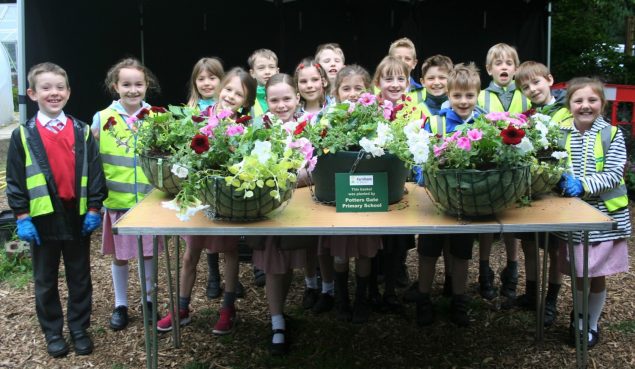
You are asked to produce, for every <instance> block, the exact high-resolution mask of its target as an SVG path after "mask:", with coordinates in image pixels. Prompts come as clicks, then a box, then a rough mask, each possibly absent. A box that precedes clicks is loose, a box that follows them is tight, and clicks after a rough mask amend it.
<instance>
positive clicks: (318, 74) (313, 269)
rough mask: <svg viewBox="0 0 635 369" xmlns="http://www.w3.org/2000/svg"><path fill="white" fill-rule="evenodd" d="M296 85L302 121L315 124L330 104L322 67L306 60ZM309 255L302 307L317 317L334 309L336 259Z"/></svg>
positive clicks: (297, 72)
mask: <svg viewBox="0 0 635 369" xmlns="http://www.w3.org/2000/svg"><path fill="white" fill-rule="evenodd" d="M293 82H294V85H295V86H296V89H297V91H298V92H299V94H300V106H301V108H300V112H301V113H303V115H302V116H301V117H300V118H299V120H300V121H303V120H308V121H311V122H314V121H315V119H316V118H317V117H318V115H319V113H320V112H321V111H322V110H323V109H324V106H325V104H326V91H330V85H329V80H328V78H327V76H326V72H325V71H324V69H323V68H322V66H320V64H317V63H316V62H315V61H314V60H312V59H309V58H305V59H303V60H302V61H301V62H300V64H298V66H297V67H296V68H295V73H294V75H293ZM316 246H317V245H316ZM306 255H307V259H306V268H305V269H304V273H305V274H304V281H305V284H306V286H305V290H304V294H303V296H302V307H303V308H304V309H311V310H312V311H313V312H314V313H315V314H321V313H324V312H327V311H329V310H331V309H332V308H333V294H334V282H333V272H334V271H333V258H332V257H330V255H319V256H318V248H317V247H314V248H311V249H308V250H307V251H306ZM318 261H319V264H320V271H321V274H322V289H321V293H320V290H319V289H318V276H317V265H318Z"/></svg>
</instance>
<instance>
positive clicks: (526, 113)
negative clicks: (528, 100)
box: [523, 108, 536, 117]
mask: <svg viewBox="0 0 635 369" xmlns="http://www.w3.org/2000/svg"><path fill="white" fill-rule="evenodd" d="M534 114H536V109H535V108H531V109H529V110H527V111H526V112H523V115H524V116H526V117H531V116H532V115H534Z"/></svg>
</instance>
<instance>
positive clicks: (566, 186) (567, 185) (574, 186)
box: [558, 173, 584, 197]
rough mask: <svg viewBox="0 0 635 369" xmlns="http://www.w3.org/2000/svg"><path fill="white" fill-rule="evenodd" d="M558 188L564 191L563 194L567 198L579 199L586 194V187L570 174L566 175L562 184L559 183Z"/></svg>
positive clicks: (563, 176) (561, 180)
mask: <svg viewBox="0 0 635 369" xmlns="http://www.w3.org/2000/svg"><path fill="white" fill-rule="evenodd" d="M558 187H560V188H561V189H562V194H563V195H564V196H567V197H579V196H582V195H583V194H584V187H583V186H582V181H580V180H579V179H577V178H574V177H573V176H572V175H571V174H569V173H564V174H563V175H562V178H561V179H560V182H559V183H558Z"/></svg>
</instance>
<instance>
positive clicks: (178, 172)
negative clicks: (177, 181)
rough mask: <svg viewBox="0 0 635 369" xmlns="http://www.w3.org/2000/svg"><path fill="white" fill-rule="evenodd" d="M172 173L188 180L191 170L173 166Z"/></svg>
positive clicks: (178, 165)
mask: <svg viewBox="0 0 635 369" xmlns="http://www.w3.org/2000/svg"><path fill="white" fill-rule="evenodd" d="M170 171H171V172H172V173H174V175H175V176H177V177H179V178H186V177H187V175H188V174H189V170H188V169H187V168H186V167H184V166H182V165H181V164H173V165H172V169H171V170H170Z"/></svg>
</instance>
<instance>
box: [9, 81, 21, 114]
mask: <svg viewBox="0 0 635 369" xmlns="http://www.w3.org/2000/svg"><path fill="white" fill-rule="evenodd" d="M11 93H12V94H13V111H14V112H16V111H19V110H20V105H18V87H17V86H13V87H12V88H11Z"/></svg>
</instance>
